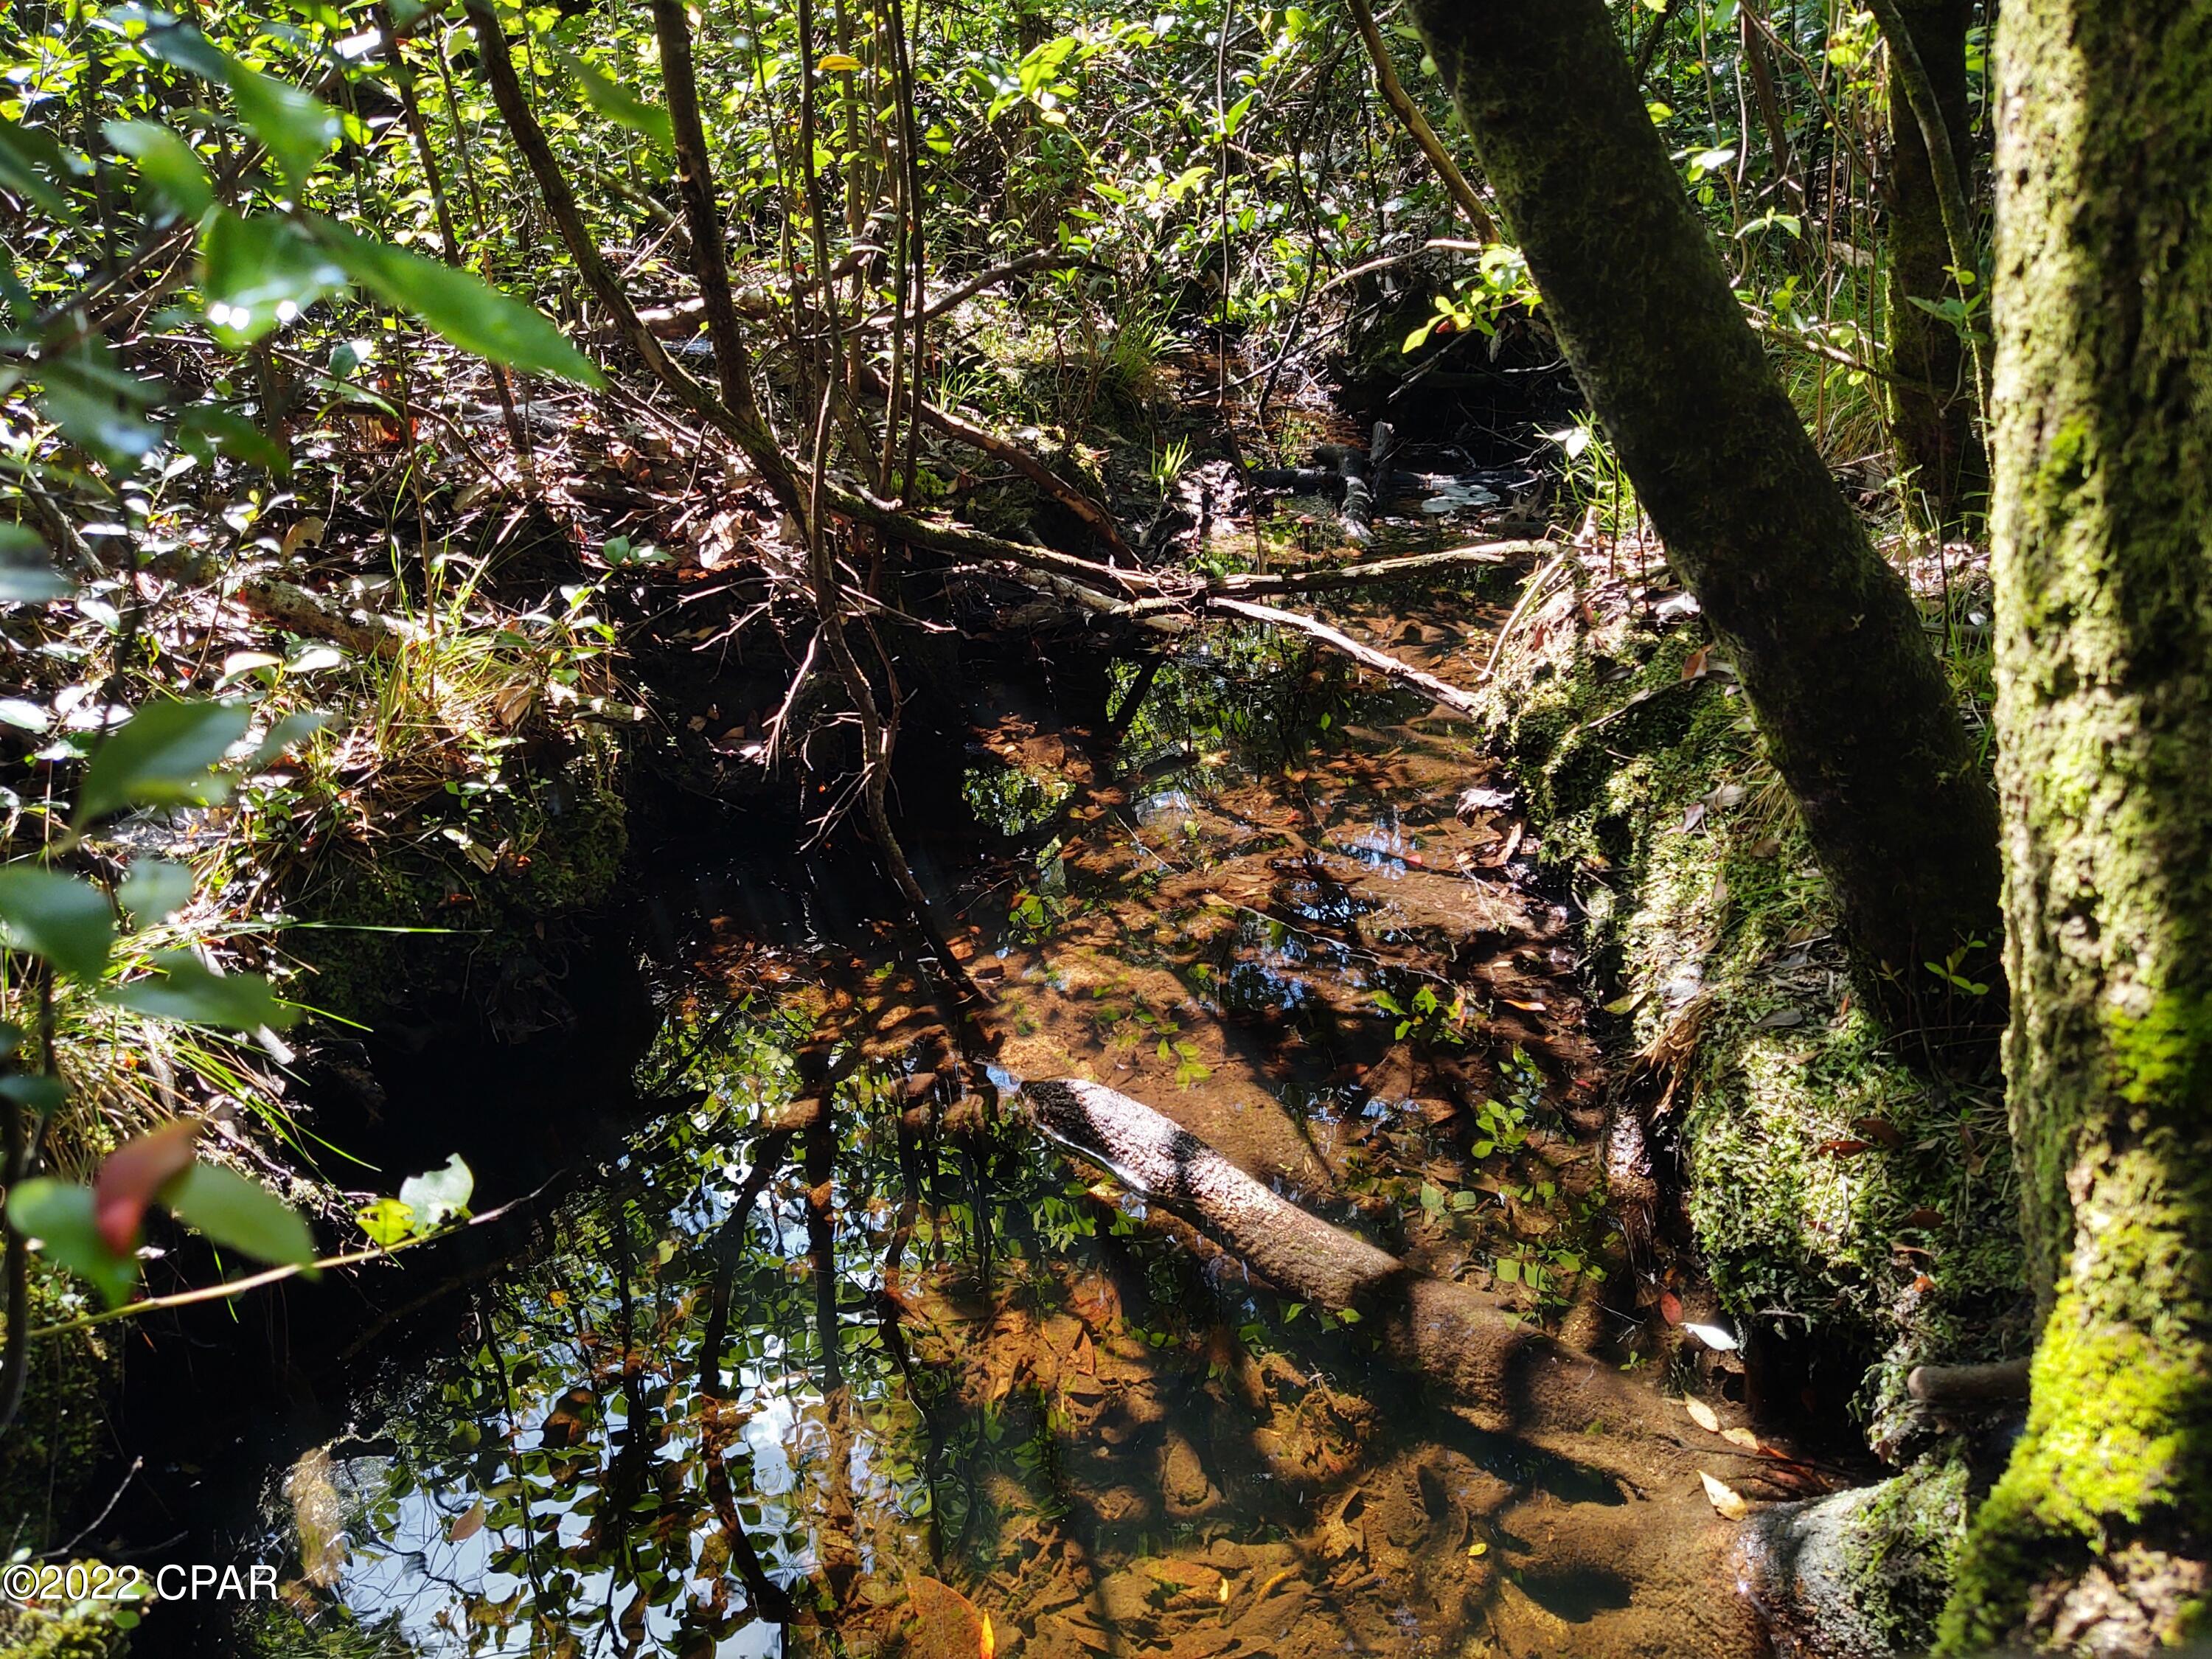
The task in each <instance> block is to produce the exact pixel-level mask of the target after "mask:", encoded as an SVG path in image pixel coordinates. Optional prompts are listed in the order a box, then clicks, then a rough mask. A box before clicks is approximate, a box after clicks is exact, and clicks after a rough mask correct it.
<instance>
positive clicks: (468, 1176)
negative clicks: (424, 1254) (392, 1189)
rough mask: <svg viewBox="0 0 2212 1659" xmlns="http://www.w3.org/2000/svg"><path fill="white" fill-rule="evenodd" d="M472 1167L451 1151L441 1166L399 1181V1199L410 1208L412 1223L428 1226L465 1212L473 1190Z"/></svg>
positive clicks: (430, 1226) (426, 1228)
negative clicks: (412, 1216)
mask: <svg viewBox="0 0 2212 1659" xmlns="http://www.w3.org/2000/svg"><path fill="white" fill-rule="evenodd" d="M476 1188H477V1178H476V1175H475V1173H474V1171H472V1170H471V1169H470V1168H469V1166H468V1165H467V1164H464V1163H463V1162H462V1161H461V1155H460V1154H459V1152H455V1153H454V1154H453V1156H452V1157H450V1158H447V1160H446V1162H445V1164H444V1167H442V1168H441V1169H436V1170H428V1171H426V1172H425V1173H423V1174H422V1175H418V1176H408V1177H407V1179H406V1180H404V1181H403V1182H400V1183H399V1201H400V1202H401V1203H402V1204H404V1205H405V1206H407V1207H408V1209H409V1210H410V1211H411V1212H413V1213H414V1216H415V1218H416V1226H417V1227H419V1228H422V1229H424V1230H428V1229H429V1228H432V1227H435V1226H437V1225H440V1224H441V1223H442V1222H443V1221H445V1220H446V1218H447V1217H449V1216H453V1215H466V1214H467V1213H468V1209H469V1194H471V1193H473V1192H474V1191H476Z"/></svg>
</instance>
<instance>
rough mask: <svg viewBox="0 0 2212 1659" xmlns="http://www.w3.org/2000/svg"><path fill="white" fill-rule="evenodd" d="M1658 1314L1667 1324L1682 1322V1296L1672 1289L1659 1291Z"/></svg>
mask: <svg viewBox="0 0 2212 1659" xmlns="http://www.w3.org/2000/svg"><path fill="white" fill-rule="evenodd" d="M1659 1316H1660V1317H1661V1318H1662V1319H1663V1320H1665V1321H1666V1322H1668V1324H1669V1325H1679V1324H1680V1323H1681V1322H1682V1298H1681V1297H1679V1296H1677V1295H1675V1294H1674V1291H1661V1292H1660V1293H1659Z"/></svg>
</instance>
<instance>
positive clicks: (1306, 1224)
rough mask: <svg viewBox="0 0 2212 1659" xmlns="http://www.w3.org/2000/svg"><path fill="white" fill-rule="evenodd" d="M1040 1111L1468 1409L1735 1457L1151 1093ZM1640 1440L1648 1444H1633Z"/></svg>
mask: <svg viewBox="0 0 2212 1659" xmlns="http://www.w3.org/2000/svg"><path fill="white" fill-rule="evenodd" d="M1022 1094H1023V1097H1024V1099H1025V1100H1026V1101H1027V1102H1028V1103H1029V1107H1030V1112H1031V1113H1032V1115H1034V1118H1035V1120H1036V1123H1037V1125H1038V1126H1039V1127H1041V1128H1042V1129H1043V1130H1044V1131H1045V1132H1046V1133H1048V1134H1050V1135H1051V1136H1052V1137H1053V1138H1054V1139H1056V1140H1058V1141H1059V1142H1060V1143H1061V1144H1062V1145H1063V1146H1066V1147H1067V1148H1069V1149H1070V1150H1072V1151H1073V1152H1076V1153H1078V1154H1079V1155H1080V1156H1082V1157H1083V1158H1087V1159H1089V1160H1090V1161H1091V1162H1093V1163H1096V1164H1101V1165H1103V1167H1104V1168H1105V1169H1106V1170H1109V1172H1110V1173H1112V1174H1113V1175H1114V1176H1115V1177H1116V1178H1117V1179H1118V1180H1120V1181H1121V1182H1124V1183H1125V1184H1126V1185H1127V1186H1130V1187H1132V1188H1134V1189H1136V1190H1137V1191H1138V1192H1139V1193H1141V1194H1144V1195H1145V1196H1146V1197H1147V1198H1149V1199H1151V1200H1154V1201H1156V1202H1158V1203H1160V1204H1162V1205H1164V1206H1166V1207H1168V1208H1170V1209H1171V1210H1174V1211H1176V1212H1178V1213H1180V1214H1181V1215H1182V1216H1183V1217H1184V1218H1186V1219H1188V1220H1189V1221H1190V1222H1191V1223H1192V1224H1193V1225H1195V1226H1196V1227H1198V1228H1199V1230H1200V1231H1202V1232H1204V1233H1206V1235H1208V1236H1209V1237H1212V1238H1213V1239H1215V1240H1216V1241H1217V1242H1218V1243H1221V1244H1222V1245H1223V1246H1225V1248H1226V1249H1229V1250H1230V1251H1231V1252H1232V1253H1233V1254H1235V1255H1237V1256H1238V1257H1240V1258H1242V1259H1243V1261H1244V1262H1245V1263H1246V1264H1247V1265H1248V1266H1249V1267H1250V1268H1251V1269H1252V1270H1253V1271H1254V1272H1255V1273H1259V1274H1261V1275H1262V1276H1263V1277H1265V1278H1266V1279H1267V1280H1268V1281H1269V1282H1270V1283H1271V1284H1273V1285H1275V1286H1276V1287H1277V1288H1278V1289H1279V1290H1281V1291H1285V1293H1287V1294H1290V1295H1292V1296H1296V1297H1301V1298H1303V1299H1304V1300H1306V1301H1309V1302H1313V1303H1317V1304H1320V1305H1322V1306H1323V1307H1326V1308H1328V1309H1331V1310H1337V1311H1342V1310H1346V1309H1349V1310H1352V1311H1354V1312H1356V1313H1357V1314H1358V1316H1359V1318H1360V1321H1361V1327H1362V1328H1363V1329H1364V1330H1366V1331H1369V1332H1370V1333H1372V1334H1373V1335H1374V1337H1375V1340H1377V1341H1378V1342H1379V1343H1380V1344H1381V1345H1382V1347H1383V1351H1384V1352H1385V1354H1386V1355H1387V1357H1388V1358H1389V1359H1391V1360H1392V1361H1393V1362H1394V1363H1395V1364H1398V1365H1400V1366H1401V1367H1403V1368H1404V1369H1406V1370H1410V1371H1413V1372H1415V1373H1417V1374H1419V1375H1420V1376H1424V1377H1426V1378H1428V1379H1430V1380H1431V1381H1432V1382H1434V1383H1437V1384H1438V1385H1440V1386H1442V1387H1443V1388H1444V1389H1447V1390H1448V1391H1449V1393H1450V1394H1451V1395H1452V1396H1453V1397H1454V1400H1455V1404H1456V1405H1457V1406H1458V1407H1460V1409H1461V1411H1462V1413H1463V1414H1464V1415H1465V1416H1467V1417H1468V1419H1469V1420H1471V1421H1473V1422H1474V1423H1475V1424H1476V1425H1478V1426H1480V1427H1481V1428H1484V1429H1486V1430H1488V1431H1492V1432H1493V1433H1498V1434H1506V1435H1511V1436H1513V1437H1516V1438H1518V1439H1522V1440H1525V1441H1527V1442H1528V1443H1531V1444H1534V1445H1538V1446H1541V1447H1542V1448H1544V1449H1547V1450H1550V1451H1554V1452H1558V1453H1560V1454H1563V1455H1570V1456H1571V1457H1573V1458H1574V1459H1576V1461H1577V1462H1583V1463H1586V1464H1589V1465H1591V1466H1593V1467H1597V1468H1606V1469H1608V1470H1613V1471H1615V1472H1617V1473H1621V1474H1627V1475H1628V1477H1629V1478H1630V1479H1632V1480H1643V1479H1646V1478H1649V1477H1650V1476H1653V1475H1663V1474H1677V1473H1683V1474H1686V1473H1688V1472H1689V1471H1691V1470H1692V1469H1693V1468H1695V1467H1696V1465H1697V1464H1699V1462H1704V1463H1707V1464H1711V1465H1713V1466H1714V1467H1720V1468H1725V1467H1726V1466H1727V1465H1726V1462H1724V1461H1723V1460H1725V1459H1727V1458H1728V1457H1729V1448H1727V1447H1726V1446H1725V1445H1723V1444H1721V1443H1716V1442H1707V1443H1704V1444H1701V1445H1699V1447H1697V1448H1696V1449H1695V1450H1694V1451H1693V1450H1692V1448H1691V1447H1690V1446H1688V1445H1687V1444H1686V1443H1685V1442H1684V1439H1683V1437H1682V1425H1683V1424H1684V1422H1685V1419H1684V1418H1683V1417H1682V1415H1681V1412H1680V1407H1679V1406H1677V1405H1674V1404H1673V1403H1671V1402H1669V1401H1664V1400H1662V1399H1661V1398H1660V1397H1659V1395H1657V1394H1656V1392H1652V1391H1649V1390H1647V1389H1642V1388H1639V1387H1637V1386H1635V1385H1634V1384H1632V1383H1630V1382H1628V1381H1627V1380H1626V1378H1624V1377H1623V1376H1621V1374H1620V1372H1619V1371H1618V1370H1615V1369H1614V1368H1613V1366H1611V1365H1609V1364H1606V1363H1605V1362H1603V1361H1601V1360H1599V1359H1596V1358H1593V1357H1592V1356H1590V1355H1589V1354H1585V1353H1582V1352H1577V1350H1575V1349H1573V1348H1570V1347H1568V1346H1566V1345H1565V1344H1564V1343H1561V1342H1559V1341H1558V1340H1555V1339H1553V1337H1551V1336H1549V1335H1547V1334H1545V1333H1544V1332H1543V1331H1541V1330H1539V1329H1537V1328H1535V1327H1534V1326H1533V1325H1529V1324H1527V1323H1522V1322H1516V1321H1515V1320H1514V1319H1513V1318H1512V1317H1510V1316H1509V1315H1508V1314H1507V1313H1506V1311H1505V1310H1504V1309H1503V1308H1501V1307H1500V1306H1499V1305H1498V1304H1496V1303H1495V1302H1493V1301H1492V1300H1491V1299H1490V1298H1489V1297H1486V1296H1483V1295H1482V1294H1481V1293H1480V1292H1479V1291H1474V1290H1471V1289H1469V1288H1468V1286H1466V1285H1455V1284H1453V1283H1451V1282H1449V1280H1445V1279H1432V1278H1431V1277H1429V1276H1428V1275H1427V1274H1425V1273H1419V1272H1417V1271H1415V1270H1414V1269H1413V1268H1411V1267H1407V1265H1406V1264H1405V1263H1404V1262H1402V1261H1400V1260H1399V1259H1398V1258H1397V1257H1396V1256H1394V1255H1390V1254H1389V1252H1388V1251H1387V1250H1383V1249H1377V1248H1376V1246H1375V1245H1373V1244H1370V1243H1368V1242H1367V1241H1366V1240H1365V1239H1363V1238H1360V1237H1358V1236H1356V1235H1354V1234H1352V1233H1350V1232H1347V1231H1345V1230H1344V1229H1342V1228H1340V1227H1337V1226H1334V1225H1331V1224H1330V1223H1328V1222H1327V1221H1324V1220H1322V1218H1320V1217H1319V1216H1316V1215H1314V1214H1311V1213H1310V1212H1307V1211H1305V1210H1303V1209H1300V1208H1299V1207H1298V1206H1297V1205H1295V1204H1292V1203H1291V1202H1290V1201H1289V1200H1286V1199H1284V1198H1282V1197H1279V1195H1277V1194H1275V1193H1273V1192H1272V1191H1270V1190H1269V1189H1268V1188H1267V1187H1265V1186H1263V1185H1262V1184H1261V1182H1257V1181H1255V1180H1254V1179H1253V1178H1252V1177H1251V1176H1249V1175H1246V1174H1245V1173H1244V1172H1243V1170H1240V1169H1238V1168H1237V1166H1236V1165H1235V1164H1231V1162H1230V1161H1229V1160H1228V1159H1227V1158H1224V1157H1222V1156H1221V1154H1220V1153H1218V1152H1215V1151H1214V1150H1213V1149H1212V1147H1210V1146H1207V1145H1206V1143H1205V1142H1204V1141H1202V1140H1200V1139H1198V1138H1197V1137H1196V1136H1194V1135H1193V1134H1191V1133H1188V1131H1186V1130H1184V1129H1182V1128H1180V1127H1177V1126H1176V1124H1174V1123H1173V1122H1171V1121H1169V1120H1168V1119H1167V1118H1165V1117H1163V1116H1162V1115H1160V1114H1159V1113H1158V1112H1156V1111H1154V1110H1153V1109H1152V1108H1151V1107H1149V1106H1146V1105H1145V1104H1144V1103H1142V1102H1140V1101H1137V1100H1133V1099H1131V1098H1130V1097H1128V1096H1127V1095H1123V1094H1118V1093H1116V1092H1115V1091H1113V1090H1111V1089H1109V1088H1107V1087H1105V1086H1104V1085H1101V1084H1097V1083H1087V1082H1083V1081H1080V1080H1079V1079H1066V1078H1055V1079H1048V1080H1045V1081H1042V1082H1031V1083H1028V1084H1025V1085H1023V1090H1022ZM1628 1440H1633V1441H1634V1442H1635V1444H1634V1445H1633V1448H1631V1447H1630V1446H1628V1445H1627V1444H1625V1443H1623V1442H1625V1441H1628Z"/></svg>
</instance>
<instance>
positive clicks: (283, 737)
mask: <svg viewBox="0 0 2212 1659" xmlns="http://www.w3.org/2000/svg"><path fill="white" fill-rule="evenodd" d="M298 668H299V665H298V664H297V663H296V662H295V663H293V664H291V665H289V666H288V667H287V668H286V669H285V672H287V673H294V672H296V671H298ZM323 724H324V717H323V716H322V715H321V714H317V713H315V712H314V711H313V710H312V709H303V710H301V712H300V713H298V714H287V715H285V716H284V718H283V720H278V721H277V722H276V725H274V726H270V728H269V735H268V736H267V737H265V738H262V739H261V746H260V747H259V748H258V749H256V750H254V751H253V753H252V755H251V756H249V757H247V758H246V769H247V770H248V771H257V770H258V769H260V768H262V767H264V766H267V765H269V764H270V763H272V762H274V761H275V760H276V759H277V758H278V757H280V756H282V755H283V752H284V751H285V750H287V749H289V748H290V747H291V746H292V745H293V744H295V743H297V742H299V741H300V740H301V738H307V737H309V736H312V735H313V733H315V732H319V731H321V730H322V729H323Z"/></svg>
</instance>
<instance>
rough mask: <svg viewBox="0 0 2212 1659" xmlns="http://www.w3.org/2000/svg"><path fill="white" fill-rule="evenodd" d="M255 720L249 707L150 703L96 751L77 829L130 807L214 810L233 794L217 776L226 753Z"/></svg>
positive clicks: (79, 805) (80, 803) (80, 800)
mask: <svg viewBox="0 0 2212 1659" xmlns="http://www.w3.org/2000/svg"><path fill="white" fill-rule="evenodd" d="M250 718H251V713H250V711H249V710H248V709H247V708H246V705H245V704H244V703H242V702H177V701H176V700H174V699H173V698H166V699H163V700H162V701H161V702H149V703H148V704H147V705H146V706H145V707H144V708H141V709H140V710H139V711H138V712H137V714H133V715H132V716H131V718H130V719H129V720H126V721H125V722H124V723H123V724H122V725H121V726H118V727H116V728H115V729H114V730H113V731H112V732H109V733H108V734H107V738H106V741H105V742H103V743H102V744H100V747H99V748H97V749H95V750H94V751H93V756H92V762H91V764H90V765H88V767H86V769H85V774H84V784H83V787H82V788H80V789H79V790H78V791H77V799H76V827H77V828H78V829H84V828H86V827H87V826H88V825H89V824H91V823H94V821H96V820H98V819H100V818H102V817H106V815H107V814H108V813H110V812H112V811H116V810H117V809H118V808H119V807H124V806H178V805H202V806H204V805H211V804H212V803H214V802H216V801H219V800H221V799H222V798H223V797H224V795H226V794H227V793H228V792H229V787H230V785H229V781H228V780H227V779H224V778H220V777H216V776H215V775H213V769H214V767H215V765H216V763H217V762H219V761H221V760H222V757H223V754H224V752H225V751H226V750H228V749H229V747H230V745H231V744H234V743H236V742H237V741H238V740H239V738H240V737H242V736H243V735H244V734H245V732H246V722H247V720H249V719H250Z"/></svg>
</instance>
